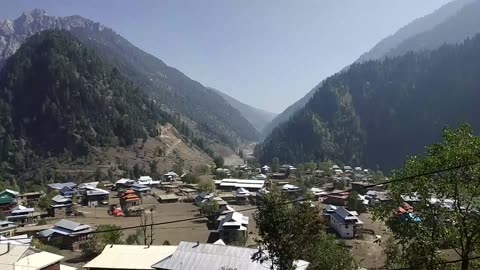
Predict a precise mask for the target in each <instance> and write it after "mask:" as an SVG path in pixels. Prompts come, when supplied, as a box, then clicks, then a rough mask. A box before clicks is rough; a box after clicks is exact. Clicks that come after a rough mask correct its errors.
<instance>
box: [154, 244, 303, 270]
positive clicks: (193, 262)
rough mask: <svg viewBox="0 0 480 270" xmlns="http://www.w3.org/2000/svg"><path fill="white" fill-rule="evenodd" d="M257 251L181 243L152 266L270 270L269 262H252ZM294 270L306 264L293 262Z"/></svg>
mask: <svg viewBox="0 0 480 270" xmlns="http://www.w3.org/2000/svg"><path fill="white" fill-rule="evenodd" d="M257 251H258V250H256V249H252V248H244V247H236V246H224V245H221V244H220V245H218V244H197V243H191V242H181V243H180V244H179V245H178V247H177V249H176V250H175V252H174V253H173V255H171V256H169V257H167V258H165V259H163V260H160V261H159V262H158V263H156V264H154V265H152V267H153V268H156V269H169V270H170V269H171V270H173V269H175V270H177V269H181V270H211V269H222V268H227V269H230V268H232V269H236V270H265V269H270V265H271V263H270V262H263V264H261V263H259V262H254V261H252V259H251V258H252V255H253V254H255V253H256V252H257ZM295 264H296V266H297V267H296V270H304V269H307V266H308V262H305V261H298V262H295Z"/></svg>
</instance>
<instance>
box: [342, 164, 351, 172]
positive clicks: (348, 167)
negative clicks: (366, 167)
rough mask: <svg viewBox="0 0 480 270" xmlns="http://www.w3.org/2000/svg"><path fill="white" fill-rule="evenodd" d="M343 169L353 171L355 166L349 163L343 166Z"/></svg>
mask: <svg viewBox="0 0 480 270" xmlns="http://www.w3.org/2000/svg"><path fill="white" fill-rule="evenodd" d="M343 170H344V171H353V168H352V167H350V166H348V165H347V166H343Z"/></svg>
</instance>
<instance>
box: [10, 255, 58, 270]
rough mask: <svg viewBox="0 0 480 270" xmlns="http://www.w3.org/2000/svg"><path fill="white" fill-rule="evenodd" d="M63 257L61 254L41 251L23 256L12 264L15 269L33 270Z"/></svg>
mask: <svg viewBox="0 0 480 270" xmlns="http://www.w3.org/2000/svg"><path fill="white" fill-rule="evenodd" d="M61 259H63V256H60V255H57V254H53V253H50V252H46V251H42V252H40V253H35V254H32V255H30V256H27V257H24V258H22V259H21V260H19V261H17V262H16V263H15V264H14V267H15V270H34V269H43V268H44V267H47V266H50V265H52V264H55V263H57V262H59V261H60V260H61Z"/></svg>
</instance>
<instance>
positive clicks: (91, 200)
mask: <svg viewBox="0 0 480 270" xmlns="http://www.w3.org/2000/svg"><path fill="white" fill-rule="evenodd" d="M109 196H110V192H108V191H106V190H103V189H100V188H96V187H95V188H94V187H87V188H85V190H83V191H82V205H84V206H88V207H96V206H100V205H106V204H108V199H109Z"/></svg>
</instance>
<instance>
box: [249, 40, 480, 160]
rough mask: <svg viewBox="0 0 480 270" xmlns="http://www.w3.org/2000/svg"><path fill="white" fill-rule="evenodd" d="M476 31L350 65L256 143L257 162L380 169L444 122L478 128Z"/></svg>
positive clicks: (431, 137) (434, 137)
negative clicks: (328, 162)
mask: <svg viewBox="0 0 480 270" xmlns="http://www.w3.org/2000/svg"><path fill="white" fill-rule="evenodd" d="M478 70H480V36H475V37H474V38H473V39H467V40H466V41H465V42H464V43H462V44H460V45H458V44H457V45H450V46H442V47H441V48H439V49H436V50H434V51H431V52H418V53H408V54H406V55H403V56H400V57H397V58H392V59H390V58H387V59H386V60H384V61H368V62H365V63H362V64H358V63H357V64H353V65H352V66H350V68H349V69H348V70H347V71H345V72H343V73H341V74H338V75H335V76H332V77H331V78H328V79H327V80H325V82H324V84H323V85H322V87H320V89H319V90H318V91H317V92H316V93H315V94H314V95H313V97H312V99H311V100H310V101H309V102H308V103H307V105H306V106H305V107H304V108H303V109H302V110H300V111H299V112H298V113H296V114H295V115H294V116H293V117H292V119H291V120H290V121H288V122H286V123H284V124H282V125H280V126H279V127H278V128H276V129H275V130H274V131H273V132H272V134H271V136H269V137H268V138H267V139H266V140H265V141H264V142H263V143H262V144H261V145H259V146H258V147H257V148H256V154H257V155H258V157H259V159H260V161H262V162H269V161H271V159H272V158H273V157H275V156H277V157H279V158H281V159H283V161H285V162H292V163H296V162H303V161H308V160H324V159H333V160H337V161H342V162H348V163H352V164H359V163H361V164H364V165H367V166H369V167H375V166H377V165H379V166H380V167H381V168H386V169H389V168H393V167H395V166H399V165H400V164H401V163H402V161H403V160H404V159H405V157H406V156H407V155H415V154H417V153H419V152H421V151H423V147H424V145H428V144H432V143H435V142H436V141H438V140H439V139H440V138H439V136H440V135H441V130H442V128H443V127H444V126H446V125H450V126H456V125H458V124H460V123H462V122H468V123H470V124H471V125H472V126H473V127H474V128H475V129H476V130H480V119H478V117H477V115H478V114H479V113H480V107H479V106H478V104H477V100H478V99H479V98H480V91H479V89H480V76H479V73H478Z"/></svg>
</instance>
